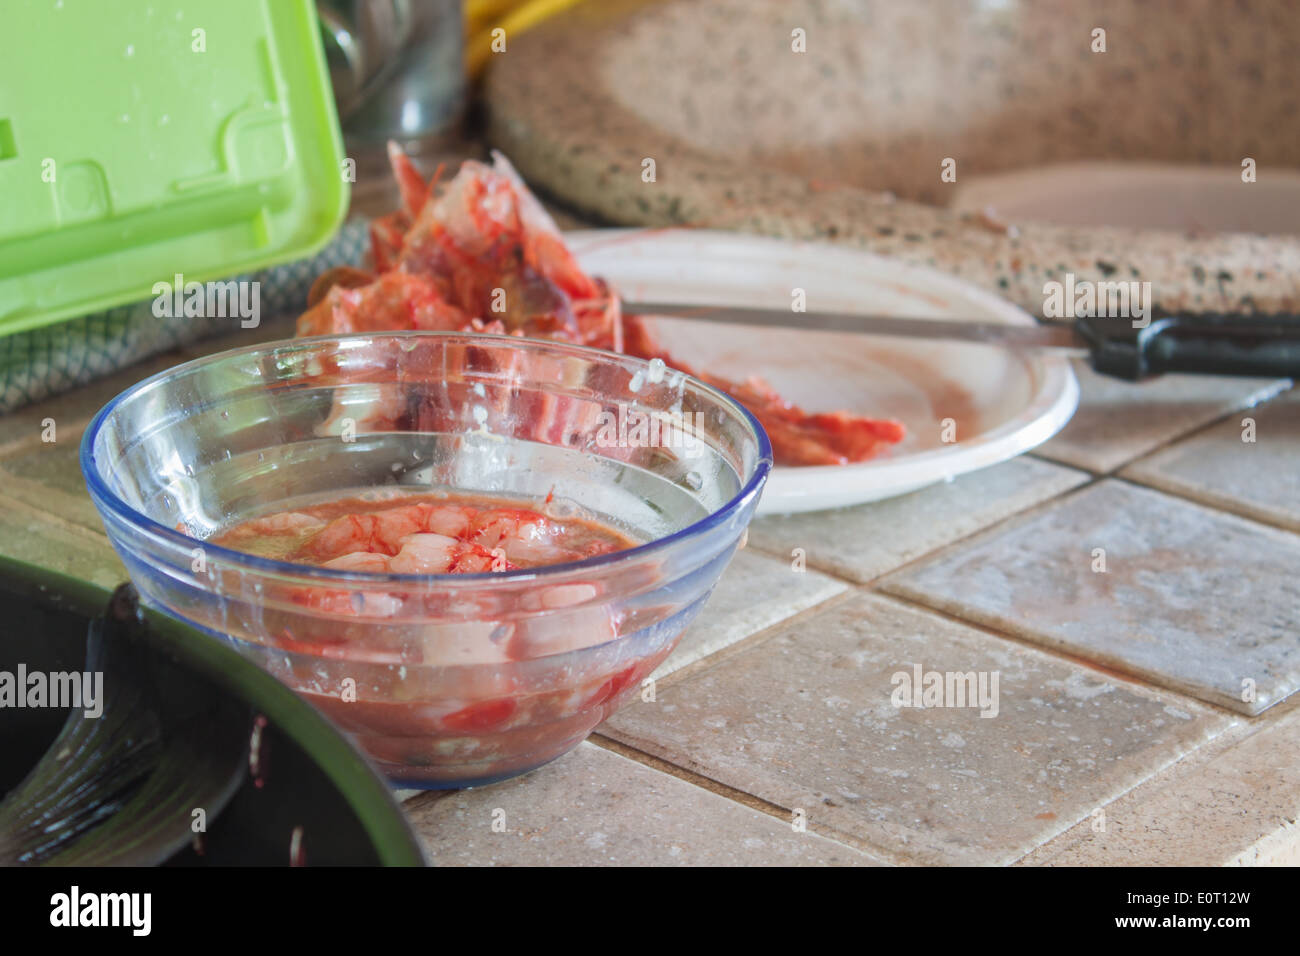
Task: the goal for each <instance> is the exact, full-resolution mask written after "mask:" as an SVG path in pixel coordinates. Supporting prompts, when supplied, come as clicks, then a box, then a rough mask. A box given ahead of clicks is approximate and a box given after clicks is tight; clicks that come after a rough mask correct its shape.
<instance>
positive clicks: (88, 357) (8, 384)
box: [0, 220, 369, 414]
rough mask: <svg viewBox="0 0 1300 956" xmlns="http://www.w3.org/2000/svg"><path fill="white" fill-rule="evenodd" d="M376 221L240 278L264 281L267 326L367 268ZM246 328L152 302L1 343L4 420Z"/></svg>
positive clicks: (354, 225)
mask: <svg viewBox="0 0 1300 956" xmlns="http://www.w3.org/2000/svg"><path fill="white" fill-rule="evenodd" d="M368 227H369V223H368V222H366V221H364V220H353V221H351V222H348V223H346V224H345V225H344V226H343V228H342V229H341V230H340V231H339V234H338V235H337V236H336V237H335V238H334V241H333V242H331V243H330V244H329V245H328V246H326V247H325V248H324V249H322V250H321V251H320V252H319V253H318V254H317V255H315V256H314V257H312V258H310V259H300V260H298V261H297V262H290V263H287V264H286V265H282V266H275V267H274V268H271V269H264V270H262V271H260V272H254V273H249V274H246V275H241V276H235V277H234V278H235V279H237V280H249V281H254V282H258V283H260V287H259V289H258V294H259V296H260V301H259V306H260V309H261V317H262V319H263V320H266V319H269V318H271V317H273V316H276V315H281V314H284V313H286V312H289V313H294V314H297V313H299V312H301V311H303V309H305V308H306V303H307V290H308V289H310V288H311V284H312V282H313V281H314V280H315V279H316V277H317V276H318V275H320V274H321V273H322V272H324V271H325V270H326V269H332V268H333V267H335V266H340V265H357V264H360V262H361V260H362V258H363V256H364V254H365V252H366V250H367V249H368V248H369V234H368ZM238 328H239V318H238V317H230V318H213V317H204V318H163V319H160V318H158V317H157V316H155V315H154V314H153V300H152V299H148V300H145V301H143V302H133V303H131V304H129V305H122V306H118V307H117V308H115V309H109V310H108V311H107V312H97V313H95V314H94V315H83V316H81V317H80V318H76V319H68V320H67V321H64V322H59V323H56V324H54V325H50V326H46V327H45V328H42V329H32V330H30V331H27V332H19V333H17V334H16V335H9V336H5V337H0V414H4V413H8V412H12V411H14V410H15V409H18V408H21V407H23V406H24V405H29V404H31V403H32V402H38V401H40V400H42V399H45V398H49V397H50V396H51V395H57V394H59V393H60V392H66V391H68V390H70V389H73V388H77V387H78V386H81V385H85V384H86V383H87V382H90V381H93V380H94V379H97V378H100V377H102V376H105V375H110V374H112V373H113V372H116V371H119V370H120V369H124V368H127V367H128V366H131V365H134V364H135V363H137V362H139V361H141V360H143V359H146V358H148V357H149V356H151V355H156V354H158V353H159V352H166V351H168V350H170V349H174V348H176V347H177V346H180V345H184V344H188V343H190V342H195V341H198V340H199V339H203V338H207V337H209V336H213V335H219V334H220V333H222V332H231V331H234V330H236V329H238Z"/></svg>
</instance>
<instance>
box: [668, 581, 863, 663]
mask: <svg viewBox="0 0 1300 956" xmlns="http://www.w3.org/2000/svg"><path fill="white" fill-rule="evenodd" d="M856 590H857V588H856V587H853V586H850V587H848V588H845V589H844V590H843V591H838V592H836V593H835V594H829V595H827V596H826V597H825V598H823V599H822V600H820V601H818V602H817V603H816V604H814V605H812V606H811V607H806V608H804V609H803V610H802V611H799V612H797V613H795V614H791V615H790V616H789V617H785V618H782V619H781V620H779V621H776V622H774V623H772V624H769V625H767V627H763V628H760V629H759V630H757V631H754V632H753V633H752V634H746V635H745V636H744V637H742V638H738V639H737V640H734V641H732V642H731V643H730V644H728V645H726V646H725V647H720V648H718V649H717V650H716V651H714V652H713V653H711V654H707V655H705V656H704V657H701V658H700V659H699V660H697V661H691V662H690V663H689V664H684V665H683V666H681V667H679V668H677V669H676V670H673V671H670V672H669V673H668V674H665V675H664V676H663V677H662V678H660V679H659V680H658V681H656V683H657V684H660V685H662V686H665V687H671V686H673V685H675V684H678V683H680V682H681V680H684V679H686V678H690V677H694V676H695V675H696V674H701V673H703V672H704V671H707V670H711V669H712V668H713V667H714V666H715V665H717V664H720V663H722V662H724V661H726V660H729V659H731V658H732V657H734V656H735V655H736V654H739V653H741V652H742V651H744V650H748V649H750V648H752V647H756V646H758V645H759V644H762V643H764V642H765V641H766V640H767V639H768V638H770V637H773V636H775V635H776V634H778V633H780V632H781V631H783V630H785V629H787V628H788V627H790V626H791V625H794V624H797V623H799V622H800V621H803V620H805V619H807V618H811V617H814V616H816V615H818V614H820V613H821V612H822V611H825V610H828V609H829V608H832V607H834V606H836V605H837V604H843V603H844V602H845V601H847V600H849V599H850V598H851V597H852V596H853V594H854V593H855V592H856Z"/></svg>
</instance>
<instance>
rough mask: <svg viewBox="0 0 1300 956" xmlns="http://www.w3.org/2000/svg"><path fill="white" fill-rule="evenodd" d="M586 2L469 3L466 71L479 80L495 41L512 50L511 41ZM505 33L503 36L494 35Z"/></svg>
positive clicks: (484, 0)
mask: <svg viewBox="0 0 1300 956" xmlns="http://www.w3.org/2000/svg"><path fill="white" fill-rule="evenodd" d="M581 2H582V0H466V2H465V67H466V69H467V70H468V71H469V75H470V76H478V75H479V74H480V73H481V72H482V71H483V68H484V67H486V66H487V62H488V58H489V57H491V56H492V55H493V53H494V52H497V51H494V50H493V49H492V45H493V41H494V40H504V42H505V43H506V49H507V50H508V49H509V43H510V40H511V38H513V37H515V36H517V35H518V34H520V33H523V32H524V31H525V30H527V29H529V28H530V27H534V26H536V25H537V24H539V23H541V22H542V21H543V20H546V19H548V18H550V17H553V16H555V15H556V14H557V13H562V12H563V11H565V10H567V9H569V7H572V6H574V5H576V4H578V3H581ZM496 30H501V31H503V32H502V33H497V34H494V31H496Z"/></svg>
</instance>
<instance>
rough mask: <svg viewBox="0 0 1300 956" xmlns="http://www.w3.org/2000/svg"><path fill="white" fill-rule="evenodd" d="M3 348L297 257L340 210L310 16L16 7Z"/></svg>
mask: <svg viewBox="0 0 1300 956" xmlns="http://www.w3.org/2000/svg"><path fill="white" fill-rule="evenodd" d="M4 21H5V23H4V42H3V43H0V48H2V51H3V52H2V53H0V335H5V334H10V333H13V332H19V331H23V330H25V329H31V328H36V327H38V326H42V325H48V324H50V323H52V322H56V321H58V320H60V319H63V318H67V317H69V316H74V315H82V314H85V313H88V312H95V311H99V310H102V309H106V308H109V307H111V306H114V305H119V304H121V303H123V302H129V301H134V300H140V299H146V298H150V297H151V296H152V295H153V291H152V290H153V287H154V285H155V283H158V282H167V283H172V282H173V281H174V277H175V275H176V274H178V273H179V274H181V275H183V276H184V281H185V282H186V283H188V282H191V281H194V282H206V281H208V280H210V279H218V278H223V277H227V276H230V275H234V274H237V273H241V272H246V271H249V270H253V269H257V268H261V267H263V266H267V265H270V264H272V263H275V262H281V261H284V260H286V259H291V258H296V257H299V256H304V255H308V254H310V253H311V252H314V251H315V250H316V249H317V248H319V247H320V246H321V245H323V244H324V243H325V242H326V241H327V240H328V239H329V238H330V236H331V235H332V234H333V232H334V231H335V229H336V228H337V227H338V224H339V223H340V222H341V221H342V219H343V215H344V213H345V212H346V210H347V202H348V189H347V182H346V181H345V178H344V175H343V145H342V139H341V137H340V135H339V128H338V117H337V115H336V114H335V110H334V100H333V96H332V94H331V90H330V84H329V74H328V72H327V70H326V65H325V56H324V53H323V51H322V48H321V40H320V32H319V29H318V26H317V22H316V10H315V6H314V4H313V3H312V2H311V0H185V2H167V0H39V2H37V0H17V2H16V3H15V2H9V3H6V4H5V5H4Z"/></svg>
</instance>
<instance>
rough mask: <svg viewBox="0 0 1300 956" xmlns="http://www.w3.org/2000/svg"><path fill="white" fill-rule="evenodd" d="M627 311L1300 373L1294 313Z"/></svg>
mask: <svg viewBox="0 0 1300 956" xmlns="http://www.w3.org/2000/svg"><path fill="white" fill-rule="evenodd" d="M623 311H624V312H625V313H626V314H628V315H646V316H663V317H665V318H680V319H699V320H701V321H706V322H721V323H724V324H729V325H748V326H760V327H764V328H781V329H796V330H799V331H818V332H853V333H860V334H863V335H893V336H905V337H907V338H913V339H939V340H946V341H954V342H970V343H972V344H979V345H992V346H997V347H999V348H1007V349H1017V350H1048V351H1052V352H1056V353H1057V354H1063V355H1068V356H1073V357H1079V358H1084V359H1086V360H1087V361H1088V363H1089V364H1090V365H1091V366H1092V367H1093V368H1094V369H1096V370H1097V371H1098V372H1100V373H1101V374H1103V375H1110V376H1113V377H1115V378H1122V379H1127V380H1129V381H1140V380H1141V379H1145V378H1149V377H1151V376H1153V375H1161V374H1164V373H1165V372H1197V373H1201V374H1210V375H1255V376H1264V377H1269V378H1298V377H1300V315H1264V314H1254V315H1226V314H1222V313H1210V312H1196V313H1179V314H1169V313H1161V312H1158V311H1156V310H1152V313H1151V318H1150V320H1149V321H1147V322H1145V323H1142V322H1139V323H1138V324H1137V325H1135V324H1134V320H1133V319H1130V318H1108V317H1085V318H1078V319H1075V320H1074V321H1073V322H1069V321H1065V322H1061V321H1050V322H1040V323H1039V324H1037V325H1004V324H1002V323H998V322H979V321H976V322H967V321H965V320H963V319H939V318H915V319H914V318H901V317H899V316H888V315H869V314H861V313H856V312H794V311H792V310H790V309H788V308H787V309H763V308H751V307H747V306H733V305H708V304H699V303H695V304H686V303H681V302H633V301H628V300H624V302H623Z"/></svg>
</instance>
